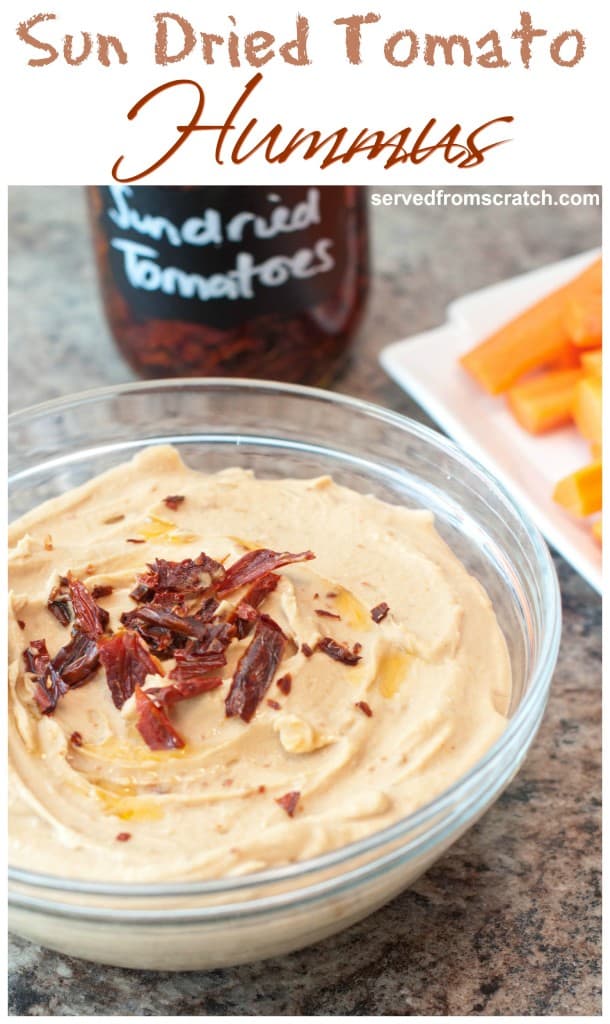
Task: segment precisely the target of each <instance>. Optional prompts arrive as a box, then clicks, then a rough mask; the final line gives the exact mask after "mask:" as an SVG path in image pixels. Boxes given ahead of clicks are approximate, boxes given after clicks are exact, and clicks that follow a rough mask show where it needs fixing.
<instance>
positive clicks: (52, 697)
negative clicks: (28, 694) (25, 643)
mask: <svg viewBox="0 0 610 1024" xmlns="http://www.w3.org/2000/svg"><path fill="white" fill-rule="evenodd" d="M23 660H24V661H25V667H26V671H27V672H29V673H31V675H33V676H34V678H35V682H36V683H37V687H36V689H35V690H34V700H35V701H36V703H37V704H38V707H39V708H40V710H41V711H42V713H43V715H49V714H50V713H51V712H52V711H54V710H55V708H56V707H57V701H58V700H59V698H60V697H62V696H63V694H64V693H65V692H66V691H67V690H68V689H69V687H68V684H67V683H66V682H65V681H64V680H63V679H62V677H61V675H60V674H59V672H57V670H56V669H55V668H54V667H53V665H52V663H51V659H50V658H49V652H48V651H47V645H46V641H45V640H32V642H31V643H30V646H29V647H28V648H27V650H25V651H24V652H23Z"/></svg>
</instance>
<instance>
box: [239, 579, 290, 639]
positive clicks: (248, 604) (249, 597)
mask: <svg viewBox="0 0 610 1024" xmlns="http://www.w3.org/2000/svg"><path fill="white" fill-rule="evenodd" d="M280 579H281V577H280V576H277V575H276V574H275V573H273V572H268V573H265V575H264V576H261V578H260V579H259V580H257V581H256V583H254V584H253V585H252V586H251V587H250V589H249V590H248V591H247V593H246V594H245V596H244V598H243V600H242V601H240V602H239V604H238V605H237V608H236V609H235V611H234V612H233V614H232V615H231V617H230V619H229V621H230V622H234V623H235V628H236V629H237V636H238V638H239V639H240V640H243V638H244V637H245V636H248V633H249V632H250V630H251V629H252V624H253V623H254V622H256V620H257V618H258V613H257V611H256V609H257V608H259V607H260V605H261V604H262V603H263V601H264V600H265V598H266V597H267V596H268V595H269V594H271V593H272V592H273V591H274V590H275V588H276V587H277V585H278V583H279V582H280Z"/></svg>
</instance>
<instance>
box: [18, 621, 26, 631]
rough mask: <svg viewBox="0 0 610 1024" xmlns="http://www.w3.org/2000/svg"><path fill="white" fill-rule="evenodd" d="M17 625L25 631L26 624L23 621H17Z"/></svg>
mask: <svg viewBox="0 0 610 1024" xmlns="http://www.w3.org/2000/svg"><path fill="white" fill-rule="evenodd" d="M17 625H18V626H19V629H25V622H24V621H23V619H17Z"/></svg>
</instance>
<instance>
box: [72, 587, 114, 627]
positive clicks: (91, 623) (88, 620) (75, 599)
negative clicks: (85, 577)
mask: <svg viewBox="0 0 610 1024" xmlns="http://www.w3.org/2000/svg"><path fill="white" fill-rule="evenodd" d="M68 589H69V591H70V600H71V602H72V608H73V609H74V619H75V621H76V624H77V625H78V627H79V629H80V630H81V632H82V633H85V635H86V636H88V637H91V639H92V640H95V638H96V637H98V636H101V635H102V633H105V632H106V628H107V626H108V620H109V618H110V616H109V615H108V612H107V611H106V610H105V608H100V606H99V605H98V604H96V603H95V601H94V600H93V598H92V596H91V594H90V593H89V591H88V590H87V588H86V586H85V584H84V583H81V582H80V580H76V579H74V577H73V576H72V575H70V574H68Z"/></svg>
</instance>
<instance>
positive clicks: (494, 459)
mask: <svg viewBox="0 0 610 1024" xmlns="http://www.w3.org/2000/svg"><path fill="white" fill-rule="evenodd" d="M598 255H599V251H598V250H591V251H590V252H587V253H582V254H580V255H579V256H573V257H571V258H570V259H567V260H562V261H561V262H560V263H553V264H551V265H550V266H547V267H542V268H541V269H540V270H535V271H533V272H531V273H528V274H521V275H520V276H519V277H514V278H512V279H511V280H509V281H502V282H500V284H495V285H492V286H491V287H489V288H483V289H481V290H480V291H477V292H472V293H471V294H470V295H465V296H464V297H463V298H461V299H459V300H458V301H457V302H453V303H452V304H451V305H450V306H449V308H448V310H447V322H446V324H445V325H444V326H443V327H439V328H436V329H435V330H431V331H426V332H425V333H423V334H418V335H414V336H413V337H410V338H406V339H405V340H404V341H398V342H395V343H394V344H393V345H389V346H388V347H387V348H385V349H384V350H383V351H382V353H381V355H380V360H381V365H382V366H383V367H384V369H385V370H386V371H387V373H389V375H390V376H391V377H393V378H394V380H395V381H396V382H397V383H398V384H399V385H400V386H401V387H402V388H404V389H405V391H408V392H409V394H410V395H411V396H412V397H413V398H414V399H415V401H416V402H418V404H419V405H421V406H422V408H423V409H425V410H426V412H427V413H428V414H429V415H430V416H432V418H433V419H435V420H436V422H437V423H438V424H439V426H441V427H442V428H443V430H445V431H446V432H447V433H448V434H449V435H450V436H451V437H453V439H454V440H455V441H457V443H458V444H459V445H460V446H461V447H462V448H464V450H465V451H466V452H468V453H469V454H470V455H472V456H473V457H474V458H475V459H477V460H478V461H479V462H480V463H481V464H482V465H483V466H485V467H486V469H488V470H489V472H490V473H492V474H493V475H494V476H495V477H496V478H497V479H498V480H500V481H501V482H502V483H503V484H504V486H505V487H506V488H507V490H508V491H509V493H510V494H512V495H513V497H514V499H515V501H516V502H518V503H519V504H520V505H521V506H522V507H523V508H524V509H525V510H526V511H527V512H528V513H529V515H530V516H531V518H532V519H533V520H534V522H535V523H536V524H537V526H538V527H539V529H540V530H541V531H542V533H543V534H544V536H545V537H546V539H547V540H548V542H549V543H550V544H552V545H553V547H555V548H556V549H557V551H559V552H560V553H561V554H562V555H563V557H564V558H565V559H567V561H568V562H570V564H571V565H573V566H574V568H575V569H576V571H577V572H579V573H580V574H581V576H583V577H584V578H585V579H586V580H587V581H588V582H589V583H590V584H591V586H593V587H595V589H596V590H598V591H600V592H601V585H602V571H601V569H602V561H601V552H600V549H599V546H598V545H597V543H596V541H595V540H594V539H593V537H592V536H591V532H590V528H589V523H588V522H587V521H586V520H585V521H582V522H580V521H577V520H575V519H572V518H571V516H569V515H568V513H566V512H564V511H563V510H562V509H561V508H559V507H558V506H557V505H556V504H555V503H554V502H553V499H552V497H551V495H552V493H553V488H554V486H555V483H556V482H557V480H559V479H560V478H561V477H563V476H566V474H567V473H570V472H572V471H573V470H575V469H578V467H579V466H582V465H584V464H585V463H586V462H589V461H590V458H591V456H590V452H589V446H588V445H587V444H586V443H585V441H584V440H583V439H582V438H581V437H580V435H579V434H578V432H577V430H576V428H575V427H564V428H562V429H560V430H555V431H552V432H551V433H549V434H546V435H542V436H540V437H533V436H532V435H531V434H528V433H527V432H526V431H525V430H523V429H522V428H521V427H520V426H519V424H518V423H517V422H516V420H515V419H514V418H513V417H512V415H511V414H510V413H509V411H508V409H507V407H506V404H505V401H504V399H503V398H502V396H496V397H492V396H490V395H487V394H485V393H484V392H483V391H482V390H481V389H480V388H479V387H478V386H477V385H476V384H475V383H474V381H473V380H471V379H470V377H469V376H468V375H467V374H466V373H465V371H464V370H463V369H462V368H461V367H460V365H459V363H458V359H459V357H460V356H461V355H462V354H463V353H464V352H466V351H468V349H470V348H472V347H473V346H474V345H476V344H477V343H478V342H479V341H482V340H483V338H485V337H486V336H487V335H488V334H491V332H492V331H494V330H495V329H496V328H497V327H500V326H501V325H502V324H503V323H505V322H506V321H507V320H509V319H510V318H511V317H513V316H515V315H516V314H517V313H519V312H521V310H523V309H525V308H526V307H527V306H529V305H531V304H532V303H533V302H535V301H536V300H537V299H539V298H541V297H542V296H543V295H545V294H546V293H548V292H550V291H553V289H555V288H558V287H559V286H560V285H562V284H563V283H564V282H565V281H568V280H569V279H570V278H571V277H573V276H574V275H575V274H577V273H578V271H579V270H581V269H582V268H584V267H585V266H586V265H587V264H588V263H590V262H591V261H592V260H593V259H594V258H595V257H596V256H598Z"/></svg>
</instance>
